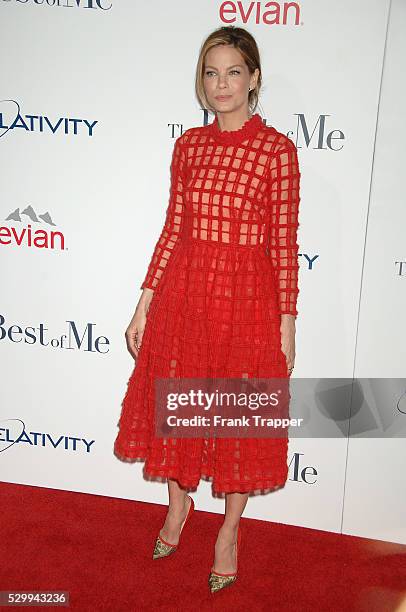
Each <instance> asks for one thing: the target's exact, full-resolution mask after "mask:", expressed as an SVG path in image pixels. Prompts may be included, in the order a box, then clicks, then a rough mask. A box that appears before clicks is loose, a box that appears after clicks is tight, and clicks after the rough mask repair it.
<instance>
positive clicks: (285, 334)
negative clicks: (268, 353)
mask: <svg viewBox="0 0 406 612" xmlns="http://www.w3.org/2000/svg"><path fill="white" fill-rule="evenodd" d="M280 329H281V348H282V352H283V354H284V355H285V357H286V365H287V368H288V372H289V374H291V373H292V370H293V368H294V367H295V356H296V348H295V335H296V318H295V317H294V316H293V315H290V314H283V315H281V328H280Z"/></svg>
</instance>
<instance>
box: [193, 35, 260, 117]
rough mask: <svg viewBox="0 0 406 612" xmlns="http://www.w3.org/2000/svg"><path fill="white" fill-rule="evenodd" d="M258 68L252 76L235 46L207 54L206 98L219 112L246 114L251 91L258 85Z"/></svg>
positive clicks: (225, 46)
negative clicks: (237, 111) (240, 112)
mask: <svg viewBox="0 0 406 612" xmlns="http://www.w3.org/2000/svg"><path fill="white" fill-rule="evenodd" d="M258 74H259V70H258V68H257V69H256V70H255V72H254V73H253V74H252V75H251V74H250V72H249V70H248V66H247V64H246V63H245V61H244V59H243V57H242V55H241V53H240V52H239V51H238V49H236V48H235V47H233V46H232V45H217V46H216V47H213V48H212V49H210V50H209V51H208V52H207V53H206V57H205V62H204V73H203V85H204V90H205V94H206V98H207V101H208V103H209V104H210V106H211V108H212V109H214V110H215V111H216V112H220V113H229V112H234V111H236V110H245V111H246V113H247V114H248V93H249V92H248V89H249V87H251V88H254V87H255V85H256V82H257V78H258Z"/></svg>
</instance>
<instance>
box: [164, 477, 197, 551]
mask: <svg viewBox="0 0 406 612" xmlns="http://www.w3.org/2000/svg"><path fill="white" fill-rule="evenodd" d="M168 492H169V508H168V514H167V515H166V520H165V523H164V526H163V527H162V529H161V535H162V537H163V538H164V540H166V541H167V542H170V543H171V544H178V543H179V534H180V529H181V527H182V523H183V521H184V520H185V518H186V515H187V512H188V510H189V503H190V502H189V498H188V496H187V493H186V491H185V489H182V488H181V487H180V486H179V485H178V482H177V481H176V480H171V479H168Z"/></svg>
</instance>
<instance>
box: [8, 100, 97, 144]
mask: <svg viewBox="0 0 406 612" xmlns="http://www.w3.org/2000/svg"><path fill="white" fill-rule="evenodd" d="M96 123H98V121H97V120H88V119H81V118H77V117H58V118H55V119H51V118H49V117H48V116H46V115H41V114H37V113H36V114H31V113H22V112H21V108H20V105H19V103H18V102H17V101H16V100H0V138H1V137H2V136H5V135H6V134H8V133H9V132H10V133H12V132H13V131H14V130H22V131H23V132H24V133H26V134H28V133H32V132H36V133H39V134H41V133H42V134H58V135H63V136H93V128H94V126H95V125H96Z"/></svg>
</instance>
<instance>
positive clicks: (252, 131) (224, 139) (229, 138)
mask: <svg viewBox="0 0 406 612" xmlns="http://www.w3.org/2000/svg"><path fill="white" fill-rule="evenodd" d="M263 125H264V123H263V121H262V118H261V116H260V115H259V114H258V113H255V115H252V117H250V119H247V120H246V121H245V122H244V123H243V125H242V126H241V127H240V128H239V129H238V130H220V126H219V122H218V117H217V115H216V117H215V118H214V121H213V122H212V123H210V124H209V130H210V134H211V136H212V137H213V138H214V140H216V141H217V142H219V143H222V144H239V143H241V142H243V141H244V140H247V139H249V138H253V137H254V136H256V134H257V133H258V131H259V129H260V128H261V127H262V126H263Z"/></svg>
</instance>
